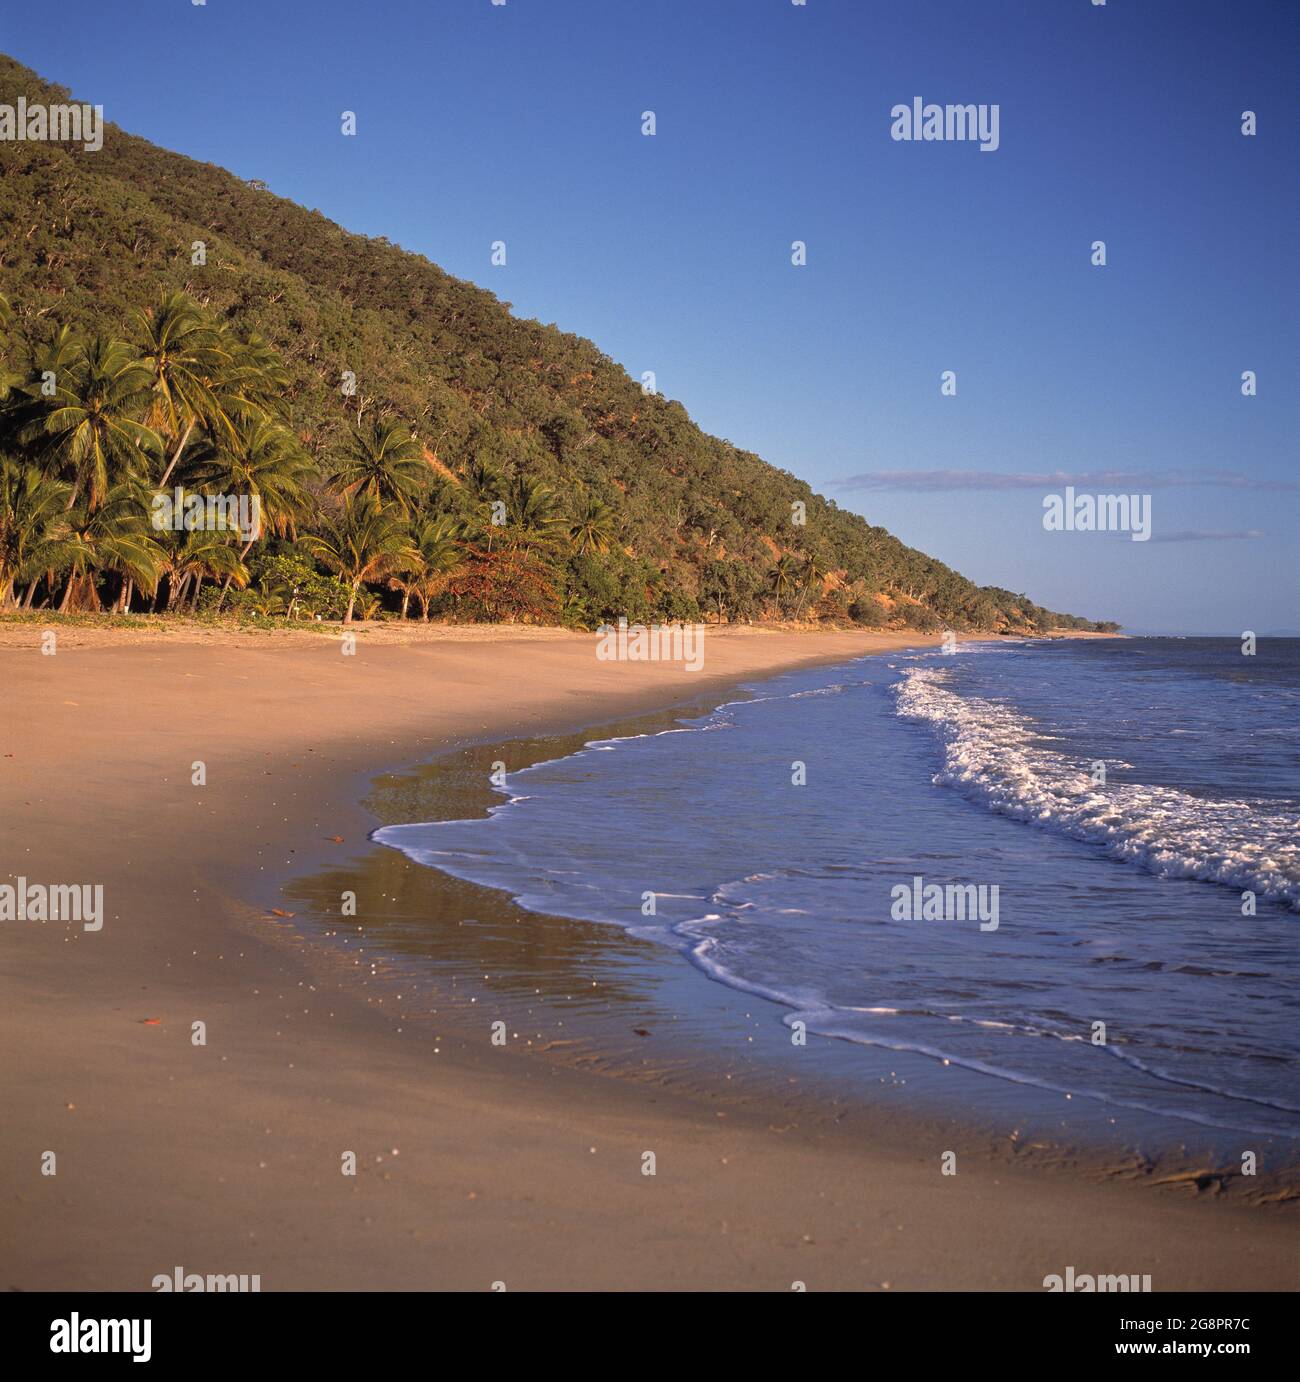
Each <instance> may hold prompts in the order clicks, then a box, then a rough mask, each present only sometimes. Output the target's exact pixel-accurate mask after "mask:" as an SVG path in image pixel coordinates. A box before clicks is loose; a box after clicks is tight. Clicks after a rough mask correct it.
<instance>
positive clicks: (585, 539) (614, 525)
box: [569, 493, 618, 556]
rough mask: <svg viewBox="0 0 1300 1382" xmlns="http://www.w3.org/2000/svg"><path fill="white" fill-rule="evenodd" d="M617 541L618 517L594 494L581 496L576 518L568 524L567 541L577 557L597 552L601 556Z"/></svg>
mask: <svg viewBox="0 0 1300 1382" xmlns="http://www.w3.org/2000/svg"><path fill="white" fill-rule="evenodd" d="M617 539H618V515H617V514H616V513H615V512H614V510H613V509H611V508H610V507H609V505H608V504H606V503H604V502H603V501H602V500H600V499H597V498H596V496H595V495H594V494H586V493H584V494H583V495H582V502H581V507H580V508H579V509H578V516H577V517H576V518H575V519H574V520H573V521H572V522H571V523H570V524H569V541H570V542H571V543H572V544H573V549H574V551H575V552H577V554H578V555H579V556H583V555H585V554H586V553H588V552H599V553H600V554H601V555H602V556H603V555H604V554H605V553H606V552H608V551H609V549H610V548H611V547H612V546H613V545H614V543H615V542H616V541H617Z"/></svg>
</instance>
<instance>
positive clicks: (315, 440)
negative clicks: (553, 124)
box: [0, 57, 1093, 631]
mask: <svg viewBox="0 0 1300 1382" xmlns="http://www.w3.org/2000/svg"><path fill="white" fill-rule="evenodd" d="M19 95H25V96H26V97H27V98H28V100H29V101H42V100H43V101H50V100H61V99H64V97H63V96H61V95H60V94H59V92H58V90H57V89H56V88H53V87H51V86H49V85H48V84H46V83H44V82H42V80H41V79H40V78H39V77H37V76H36V75H35V74H34V73H32V72H30V71H28V70H27V69H26V68H24V67H22V66H20V65H19V64H17V63H15V62H13V61H12V60H10V59H8V58H3V57H0V101H3V102H6V103H13V102H15V101H16V99H17V97H18V96H19ZM0 246H3V252H2V253H0V291H3V293H4V295H5V297H6V298H7V303H6V304H4V305H2V306H0V352H3V355H2V356H0V454H8V455H10V456H11V457H13V458H14V460H15V461H16V462H19V463H21V464H22V465H25V466H31V467H34V468H35V469H36V471H37V472H38V473H39V475H41V476H43V477H45V478H46V479H49V480H50V481H52V482H55V483H59V484H64V485H67V486H68V487H69V489H70V491H71V492H72V495H73V500H74V503H75V504H76V505H78V506H82V507H84V508H86V510H87V514H86V516H87V517H88V516H89V514H90V513H91V512H93V511H94V510H95V509H96V508H98V507H99V506H100V505H101V504H102V503H103V502H105V499H106V496H107V494H108V493H109V491H110V490H111V489H112V488H113V487H114V486H115V485H119V484H125V483H128V482H131V483H137V482H138V484H140V485H143V486H145V487H146V488H148V487H150V486H153V487H159V486H164V485H171V484H175V483H176V482H178V481H180V482H183V483H184V484H186V485H187V486H188V487H190V488H197V489H199V490H200V491H204V492H221V491H223V490H224V491H238V492H249V491H251V492H254V493H257V494H258V495H259V496H260V497H261V499H262V501H263V509H264V517H265V519H266V522H267V524H268V525H269V529H270V531H271V532H272V533H274V534H280V535H284V534H290V535H291V534H294V533H298V534H300V535H301V536H302V539H303V550H304V551H310V552H312V553H313V554H314V559H315V560H316V561H317V562H319V563H321V564H323V565H325V566H327V567H328V568H329V569H330V570H332V571H335V572H340V571H341V572H343V573H344V574H343V577H342V579H343V580H344V581H346V582H347V585H348V588H349V589H350V591H351V598H350V599H349V601H347V602H345V605H344V610H343V612H344V613H346V610H347V607H348V605H349V604H351V605H352V606H353V607H354V609H355V608H360V609H362V610H363V611H364V610H365V609H367V608H370V607H374V608H376V610H377V609H378V604H377V602H380V601H382V602H384V603H385V606H386V607H387V608H389V609H393V610H396V609H398V608H400V611H401V612H402V613H405V614H409V613H411V612H412V611H414V610H415V609H417V608H418V609H419V610H420V611H421V612H422V613H423V614H425V615H427V614H428V613H429V611H430V610H433V611H435V612H437V613H439V614H444V615H448V616H451V617H455V618H495V617H510V618H528V619H547V620H550V619H554V620H564V621H566V622H570V623H581V624H585V625H588V626H590V625H593V624H595V623H599V622H601V621H602V620H606V619H611V618H616V617H618V616H619V615H626V616H627V617H628V618H629V619H630V620H633V621H636V620H644V619H647V618H655V617H660V618H696V617H699V615H700V614H703V615H704V616H705V617H708V618H711V619H719V620H724V621H729V620H749V619H754V618H762V617H770V616H773V615H776V616H782V617H799V618H809V617H812V618H839V617H840V616H841V614H842V613H844V612H845V607H844V601H843V600H840V599H832V598H831V597H830V596H828V595H827V594H826V591H827V590H828V589H831V590H837V589H840V588H851V589H852V590H853V592H854V593H853V596H852V599H851V601H850V603H849V606H848V611H849V617H852V618H856V619H858V621H859V622H866V623H870V622H872V620H873V616H872V614H871V611H870V608H869V606H870V604H871V603H872V602H870V601H867V600H866V599H865V597H866V595H868V594H870V593H873V592H881V593H885V594H888V595H890V596H892V597H894V598H895V600H896V601H897V603H898V610H899V612H900V617H901V615H902V613H903V612H904V611H911V610H912V609H914V608H915V607H916V606H915V605H913V603H912V602H919V604H920V605H921V606H924V607H925V609H926V610H928V611H929V612H930V615H931V618H932V619H933V620H934V622H935V623H937V622H939V621H940V620H942V621H944V622H947V623H949V624H951V625H952V626H954V627H960V628H987V629H999V630H1008V631H1012V630H1014V631H1028V630H1036V629H1041V628H1045V627H1060V626H1069V627H1093V626H1092V625H1090V624H1089V623H1088V621H1086V620H1081V619H1078V618H1077V617H1075V616H1068V615H1054V614H1052V613H1050V612H1049V611H1046V610H1042V609H1040V608H1039V607H1038V606H1036V605H1034V604H1033V603H1032V602H1031V601H1029V600H1028V599H1027V598H1026V597H1024V596H1019V595H1013V594H1011V593H1010V592H1007V591H1002V590H997V589H991V588H990V589H983V590H981V589H980V588H979V587H976V586H975V585H973V584H972V583H971V582H970V581H968V580H966V579H965V578H964V577H962V576H960V575H959V574H958V573H956V572H954V571H952V570H951V569H950V568H948V567H946V566H945V565H943V563H941V562H938V561H935V560H934V559H933V558H931V557H928V556H926V555H925V554H924V553H922V552H919V551H916V550H915V549H913V548H910V547H907V546H906V545H905V544H903V543H901V542H899V541H898V539H897V538H895V537H893V536H892V535H891V534H889V533H887V532H886V531H885V530H884V529H882V528H878V527H873V526H872V525H870V524H869V523H868V522H866V520H864V519H862V518H860V517H858V516H857V515H854V514H850V513H846V512H844V511H842V510H841V509H839V508H838V506H837V505H836V504H835V503H834V502H833V501H831V500H827V499H824V498H822V497H821V496H819V495H816V494H814V493H813V492H812V491H811V490H810V488H809V487H808V485H807V484H805V483H804V482H803V481H801V480H799V479H797V478H796V477H794V476H792V475H789V474H787V473H786V472H784V471H781V470H778V469H776V468H774V467H772V466H769V465H767V464H765V463H764V462H763V461H762V460H760V459H759V457H757V456H755V455H753V454H751V453H750V452H747V451H743V450H741V449H739V448H737V447H735V446H733V445H732V444H731V443H730V442H727V441H725V440H721V439H719V438H716V437H711V436H708V435H706V434H705V433H704V432H702V431H701V430H700V429H699V428H698V427H696V426H695V425H694V424H693V423H692V422H691V420H690V418H689V417H688V416H687V413H686V411H685V409H684V408H683V407H682V405H681V404H680V403H678V402H675V401H673V400H669V399H665V398H661V397H658V396H646V395H645V394H644V393H643V392H642V390H641V387H640V384H639V383H638V382H637V381H635V380H633V379H632V378H630V377H629V376H628V374H627V373H626V371H625V370H623V369H622V368H621V367H619V366H618V365H616V364H615V363H614V362H613V361H612V360H610V359H609V358H608V357H607V356H605V355H604V354H603V353H602V352H601V351H600V350H599V349H598V347H596V346H595V345H593V344H592V343H591V342H590V341H586V340H583V339H581V338H580V337H577V336H573V335H570V334H567V333H565V332H562V331H560V330H558V329H557V328H555V327H554V326H545V325H542V324H541V323H539V322H536V321H527V320H520V319H518V318H515V317H514V316H512V315H511V313H510V311H509V308H508V305H507V304H504V303H502V302H500V301H498V299H497V298H496V297H494V296H493V295H492V294H491V293H489V292H486V291H485V290H483V289H481V288H478V287H476V286H474V285H473V284H470V283H465V282H461V281H458V280H456V279H454V278H452V277H450V276H449V275H447V274H446V273H444V272H443V271H442V270H441V269H439V268H438V267H437V266H436V265H434V264H431V263H430V262H429V261H427V260H426V259H424V258H422V257H420V256H418V255H412V254H408V253H406V252H404V251H403V250H402V249H401V248H400V247H399V246H396V245H392V244H390V243H389V242H388V241H386V240H384V239H368V238H366V237H364V236H360V235H353V234H350V233H348V232H347V231H345V230H343V229H342V228H341V227H339V226H337V225H335V224H333V223H332V222H330V221H328V220H326V219H325V217H323V216H322V215H320V214H319V213H318V212H314V211H308V210H306V209H304V208H302V207H299V206H296V205H294V204H293V203H291V202H288V201H284V200H282V199H280V198H278V197H276V196H274V195H272V194H271V193H270V192H268V191H266V190H265V189H264V188H263V187H261V186H260V185H253V184H248V183H245V182H243V181H241V180H240V179H238V178H236V177H234V176H233V175H231V174H229V173H227V172H224V171H223V170H221V169H219V168H216V167H213V166H212V165H210V164H203V163H198V162H195V161H193V160H191V159H187V158H183V157H181V156H180V155H177V154H173V153H170V152H168V151H166V150H164V149H160V148H157V147H156V146H154V145H151V144H149V143H147V142H146V141H144V140H142V139H138V138H134V137H132V136H129V135H127V134H125V133H123V132H122V131H121V130H119V129H117V128H116V127H114V126H111V125H109V126H107V127H106V131H105V141H104V146H103V148H102V149H100V150H99V151H97V152H95V153H93V154H88V153H86V152H85V151H84V150H82V149H81V148H80V147H79V146H75V145H71V144H59V143H39V142H26V141H24V142H16V141H4V142H3V143H0ZM10 309H12V310H10ZM44 371H51V372H53V374H54V375H55V377H56V379H57V380H58V396H57V400H54V401H52V400H50V399H48V398H44V397H42V396H41V393H40V387H39V386H40V382H41V380H42V377H43V372H44ZM345 372H348V373H351V374H352V375H354V376H355V379H356V389H355V392H352V393H345V392H344V391H343V390H342V389H341V388H340V383H341V380H342V379H343V376H344V373H345ZM6 492H7V491H6ZM795 501H802V503H803V504H804V505H805V506H806V516H807V521H806V524H805V525H804V526H801V527H795V526H794V525H793V524H792V522H791V513H792V507H791V506H792V504H793V503H794V502H795ZM23 502H28V501H23ZM362 504H364V505H366V506H368V507H367V508H366V510H365V512H366V514H367V515H368V519H367V522H368V523H369V525H370V528H371V534H370V536H371V540H372V545H373V544H374V542H378V546H379V547H380V548H383V549H384V552H386V555H384V554H383V553H379V552H376V553H374V554H373V555H376V556H377V557H379V558H381V559H378V560H376V561H375V562H367V561H361V560H360V557H359V554H358V552H357V551H356V550H354V549H353V550H350V551H345V550H343V548H347V547H348V538H347V534H346V533H345V531H344V530H345V529H347V528H348V525H349V524H352V526H353V531H352V537H354V538H355V537H357V535H358V534H357V532H356V531H355V527H356V524H355V520H357V519H358V518H359V516H360V514H361V509H359V508H357V507H356V506H357V505H362ZM501 505H504V517H505V522H504V523H495V522H493V516H494V513H495V514H499V513H500V512H501V509H500V507H499V506H501ZM15 512H17V509H14V508H13V507H12V506H11V510H10V518H9V520H8V521H9V522H10V524H11V526H12V523H13V521H14V520H13V517H12V515H13V513H15ZM5 521H6V520H5V517H4V515H3V514H2V513H0V525H3V523H4V522H5ZM430 523H441V524H442V525H443V526H442V528H441V536H440V537H439V539H438V541H437V542H436V543H435V547H434V550H432V551H426V550H425V544H424V540H423V538H421V536H420V534H421V533H423V532H427V525H428V524H430ZM340 525H341V526H340ZM47 526H49V525H47ZM380 529H382V530H383V531H384V534H386V536H384V537H383V540H382V541H379V530H380ZM52 531H53V529H51V532H52ZM0 532H3V528H2V526H0ZM40 540H42V541H44V540H45V539H44V538H41V539H40ZM50 540H54V539H53V538H52V537H51V538H50ZM153 540H154V541H156V542H157V543H158V544H159V545H160V546H161V547H163V548H164V549H165V550H164V556H163V559H162V575H161V577H160V579H161V582H162V584H161V586H160V588H159V597H158V598H159V599H161V600H162V601H163V602H164V603H165V604H166V605H168V606H171V607H173V608H179V607H180V603H181V602H186V603H188V604H190V605H192V606H195V607H197V608H200V609H201V608H203V607H204V606H205V605H211V606H212V607H213V608H214V609H215V608H221V607H222V601H223V598H224V600H225V601H226V604H225V606H224V607H225V608H228V609H229V608H235V609H241V610H243V609H252V608H253V607H254V605H257V603H258V602H259V601H260V602H261V604H260V606H259V608H260V607H265V608H267V609H272V608H274V607H275V603H276V599H277V598H278V597H275V596H273V595H272V593H271V591H270V590H269V588H268V589H265V590H264V589H263V580H262V574H261V569H260V567H259V563H258V559H257V558H256V557H255V556H254V555H253V554H252V553H251V552H250V550H249V548H248V547H247V545H245V546H244V547H243V548H242V550H241V551H240V552H238V553H236V557H237V558H238V561H239V562H241V563H247V562H248V561H249V560H251V562H252V565H251V566H248V565H238V564H234V563H232V562H230V561H228V560H227V558H226V557H225V556H223V555H220V554H218V555H213V554H211V553H209V556H210V557H211V558H212V559H211V560H210V561H209V562H208V564H207V567H206V568H205V569H202V570H201V569H199V568H198V567H195V566H194V564H193V562H192V561H191V562H187V559H186V558H185V556H184V554H183V553H182V552H181V551H180V549H181V547H183V545H184V543H183V541H182V540H181V538H180V537H179V536H178V535H174V534H163V535H161V536H155V538H154V539H153ZM339 543H342V545H343V546H342V548H340V546H339ZM51 550H53V549H51ZM399 553H400V555H399ZM193 555H194V554H193V553H191V556H193ZM507 557H508V559H506V558H507ZM59 569H60V568H59V566H58V564H57V563H56V564H55V565H54V566H53V567H51V568H50V570H52V571H53V572H54V575H53V577H51V575H50V574H48V573H47V574H44V575H42V576H40V577H39V578H35V579H34V578H32V577H31V573H30V571H28V568H26V567H24V571H26V572H27V576H26V577H24V576H8V575H6V574H5V573H3V572H0V581H4V580H8V582H9V585H10V590H11V591H12V590H13V589H16V588H18V587H21V599H22V600H23V601H24V602H26V603H28V604H30V603H32V601H33V600H35V601H38V602H40V603H51V602H55V601H61V600H62V597H63V594H64V593H65V587H66V584H67V582H66V581H64V580H63V579H62V577H61V576H60V575H59ZM64 569H66V566H65V568H64ZM358 572H359V573H360V574H358ZM142 574H145V575H147V572H145V571H144V570H143V568H142ZM245 575H246V576H247V577H248V578H249V580H250V582H251V584H250V586H249V588H248V589H247V590H246V591H244V592H243V593H240V582H241V581H242V579H243V578H244V576H245ZM514 578H518V579H519V580H520V581H521V583H522V584H521V588H520V590H519V591H518V592H517V593H516V594H515V595H514V596H512V595H511V594H510V592H509V591H507V590H505V589H504V586H503V583H504V582H506V581H507V580H509V579H514ZM205 580H207V581H211V580H217V581H219V582H220V583H221V586H222V595H219V596H211V595H207V594H205V593H204V592H203V586H204V582H205ZM79 584H80V589H79V591H78V592H77V594H76V595H75V597H74V600H73V605H78V604H85V605H86V606H87V607H90V608H94V607H96V605H97V602H99V601H100V599H101V597H108V598H109V599H112V600H116V601H118V602H119V603H122V604H123V605H124V606H125V607H127V608H130V607H132V603H131V602H132V601H135V606H134V607H139V606H140V604H141V590H142V589H144V588H145V587H146V586H147V581H146V582H144V583H143V584H142V583H141V582H140V581H136V580H135V579H134V577H132V576H131V575H129V574H128V567H127V566H125V565H123V564H122V563H121V562H120V561H119V562H118V563H117V565H116V566H111V565H110V566H104V567H98V566H92V567H88V568H86V570H85V571H84V574H83V576H82V577H81V578H79ZM299 584H301V585H304V588H305V583H303V582H299ZM325 584H326V585H328V586H330V587H331V589H333V587H334V585H335V582H333V581H326V582H325ZM0 598H3V599H8V600H9V601H10V602H12V601H13V599H14V598H15V597H14V596H13V595H12V593H10V594H5V593H4V591H3V588H0ZM308 603H310V605H311V607H312V610H313V613H316V612H322V611H323V610H324V609H325V608H326V607H328V608H330V609H331V610H332V611H334V615H335V616H336V614H337V611H336V610H335V606H334V604H332V603H331V602H330V601H327V600H325V598H324V593H323V591H322V590H321V589H319V588H317V589H316V593H315V596H313V598H312V600H311V601H310V602H308ZM303 607H304V605H303V602H302V600H300V601H299V603H298V604H296V605H295V606H294V609H295V614H297V613H298V612H299V611H300V610H301V609H302V608H303ZM287 608H288V605H287V604H286V605H285V609H286V610H287ZM854 608H857V609H858V610H859V614H858V615H856V616H855V615H853V614H852V613H851V611H852V609H854ZM259 617H260V616H259ZM268 617H269V616H268ZM906 617H907V618H908V619H909V620H915V619H919V618H921V616H920V615H914V614H911V613H908V614H907V615H906ZM893 622H898V620H897V619H895V620H894V621H893ZM911 626H913V627H916V626H917V625H916V624H915V623H913V624H912V625H911Z"/></svg>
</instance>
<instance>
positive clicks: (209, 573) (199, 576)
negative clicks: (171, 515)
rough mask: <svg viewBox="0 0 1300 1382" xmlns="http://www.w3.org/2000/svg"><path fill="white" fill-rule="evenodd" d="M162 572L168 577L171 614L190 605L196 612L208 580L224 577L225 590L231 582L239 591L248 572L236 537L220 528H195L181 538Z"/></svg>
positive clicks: (169, 553)
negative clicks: (176, 607) (201, 592)
mask: <svg viewBox="0 0 1300 1382" xmlns="http://www.w3.org/2000/svg"><path fill="white" fill-rule="evenodd" d="M163 569H164V570H165V571H166V572H167V576H168V588H167V608H168V609H169V610H170V609H171V608H172V607H173V606H179V607H180V608H182V609H183V608H184V607H185V604H186V602H187V601H188V603H189V607H190V609H191V610H197V609H198V607H199V592H200V591H201V590H202V588H203V581H204V579H205V577H211V579H213V580H220V579H221V578H222V577H223V576H224V577H225V580H226V589H228V588H229V586H230V584H231V582H232V581H233V582H234V584H235V586H236V587H238V589H240V590H242V589H243V588H244V587H245V586H246V585H247V584H248V569H247V568H246V567H245V565H244V562H243V558H242V557H241V556H240V554H239V550H238V548H237V547H236V546H235V542H234V537H233V535H232V534H231V533H230V532H228V531H226V530H224V529H221V528H194V529H192V530H190V531H189V532H186V533H185V534H184V535H180V534H178V535H177V540H176V542H175V544H174V545H173V546H172V547H170V548H169V549H168V550H167V552H166V555H165V557H164V560H163ZM191 581H192V582H193V583H194V584H193V586H192V587H191V585H190V582H191ZM222 598H223V599H224V598H225V590H224V589H223V591H222Z"/></svg>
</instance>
